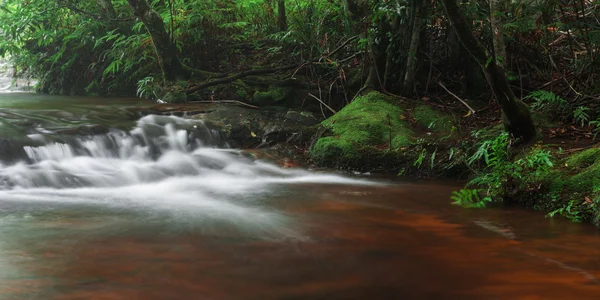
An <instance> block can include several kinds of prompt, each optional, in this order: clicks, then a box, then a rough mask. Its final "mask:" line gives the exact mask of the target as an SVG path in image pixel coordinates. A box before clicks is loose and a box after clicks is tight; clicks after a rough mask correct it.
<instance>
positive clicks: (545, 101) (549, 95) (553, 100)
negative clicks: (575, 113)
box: [524, 90, 567, 111]
mask: <svg viewBox="0 0 600 300" xmlns="http://www.w3.org/2000/svg"><path fill="white" fill-rule="evenodd" d="M524 99H533V100H534V102H533V103H532V104H531V109H532V110H539V111H542V110H551V109H558V108H564V106H565V105H566V104H567V100H565V99H563V98H561V97H560V96H558V95H556V94H555V93H553V92H549V91H544V90H537V91H533V92H531V93H530V94H529V95H527V96H525V98H524Z"/></svg>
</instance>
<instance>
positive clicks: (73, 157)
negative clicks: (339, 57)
mask: <svg viewBox="0 0 600 300" xmlns="http://www.w3.org/2000/svg"><path fill="white" fill-rule="evenodd" d="M36 139H38V140H42V141H44V140H45V139H46V138H45V137H43V136H36ZM210 145H213V146H210ZM214 145H223V143H222V142H220V138H219V134H218V132H216V131H211V130H210V129H208V128H207V127H205V126H204V125H203V123H202V122H201V121H192V120H187V119H182V118H178V117H166V116H147V117H143V118H142V119H140V120H139V121H138V123H137V126H136V127H135V128H134V129H133V130H131V131H129V132H122V131H112V132H111V133H109V134H107V135H101V136H91V137H78V138H76V139H74V140H73V141H71V142H69V143H55V142H48V143H46V144H45V145H43V146H39V147H30V146H28V147H25V149H24V150H25V152H26V154H27V156H28V158H29V162H20V163H17V164H13V165H7V166H2V167H0V179H1V182H2V189H1V190H0V205H1V202H4V203H5V204H6V203H11V202H12V203H32V205H35V204H36V203H38V204H39V203H42V204H44V205H48V204H50V205H52V204H53V203H54V204H60V205H64V204H66V205H87V206H89V205H93V206H102V207H106V208H110V209H116V210H125V211H133V212H136V213H137V212H145V213H156V212H160V213H161V214H167V215H170V216H172V217H176V218H178V219H180V220H181V219H183V220H195V221H194V222H195V223H194V224H196V225H198V226H200V227H201V228H208V227H211V226H213V225H214V224H216V223H226V224H228V226H233V227H235V228H238V229H239V230H254V231H256V232H261V233H265V234H267V235H269V234H270V235H273V234H283V233H285V234H290V230H288V229H289V228H291V227H290V226H286V225H285V224H287V223H288V222H289V221H290V220H289V218H288V217H287V216H285V215H283V214H281V213H279V212H277V211H276V210H274V209H272V208H270V207H269V206H268V205H266V204H265V203H264V202H265V201H264V199H266V198H270V197H271V196H272V195H274V194H276V193H278V192H280V191H281V190H282V189H286V187H289V186H290V185H294V184H307V183H329V184H358V185H372V184H375V183H373V182H369V181H365V180H357V179H351V178H346V177H342V176H338V175H332V174H317V173H312V172H308V171H304V170H296V169H283V168H279V167H278V166H275V165H272V164H269V163H265V162H261V161H256V160H253V159H250V158H248V157H246V156H245V155H244V154H243V153H242V152H241V151H238V150H231V149H223V148H216V147H215V146H214ZM286 228H288V229H286Z"/></svg>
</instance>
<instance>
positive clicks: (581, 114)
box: [573, 106, 591, 127]
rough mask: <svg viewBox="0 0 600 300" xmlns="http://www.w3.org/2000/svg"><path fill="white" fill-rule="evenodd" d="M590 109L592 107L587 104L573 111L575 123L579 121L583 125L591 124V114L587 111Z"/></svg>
mask: <svg viewBox="0 0 600 300" xmlns="http://www.w3.org/2000/svg"><path fill="white" fill-rule="evenodd" d="M588 110H590V109H589V108H587V107H585V106H578V107H577V108H575V110H574V111H573V123H579V124H580V125H581V126H582V127H583V126H585V124H591V122H590V115H589V114H588V113H587V111H588Z"/></svg>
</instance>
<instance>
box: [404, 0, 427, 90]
mask: <svg viewBox="0 0 600 300" xmlns="http://www.w3.org/2000/svg"><path fill="white" fill-rule="evenodd" d="M420 3H421V1H420V0H418V2H417V4H416V5H415V6H414V9H415V11H414V20H413V26H412V27H413V28H412V36H411V38H410V48H409V50H408V57H407V59H406V72H405V76H404V82H403V84H402V91H403V93H404V94H410V93H411V92H412V91H413V85H414V83H415V77H416V75H417V67H418V64H417V54H418V51H419V44H420V38H421V25H422V23H423V19H422V17H421V4H420Z"/></svg>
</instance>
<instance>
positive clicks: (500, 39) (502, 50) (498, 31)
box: [490, 0, 507, 68]
mask: <svg viewBox="0 0 600 300" xmlns="http://www.w3.org/2000/svg"><path fill="white" fill-rule="evenodd" d="M505 7H506V5H505V3H504V1H503V0H490V23H491V26H492V37H493V38H492V43H493V44H494V56H495V59H496V62H497V63H498V64H499V65H500V66H501V67H503V68H506V60H507V57H506V45H505V44H504V31H503V30H502V18H501V17H500V15H501V14H502V13H503V12H504V11H505Z"/></svg>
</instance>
